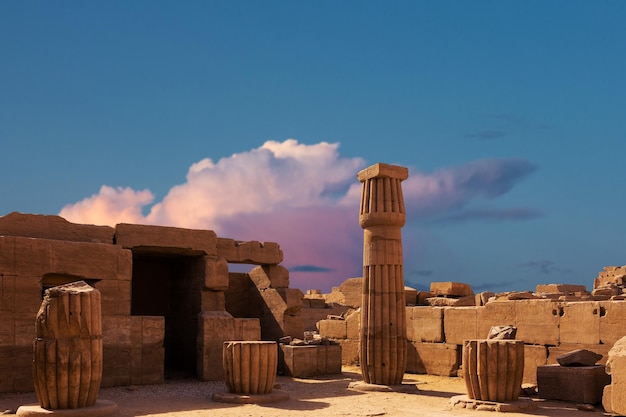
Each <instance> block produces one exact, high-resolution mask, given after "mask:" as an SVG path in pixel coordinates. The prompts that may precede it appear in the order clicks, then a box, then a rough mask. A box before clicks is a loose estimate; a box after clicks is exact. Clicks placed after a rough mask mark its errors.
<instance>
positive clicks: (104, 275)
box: [5, 237, 132, 281]
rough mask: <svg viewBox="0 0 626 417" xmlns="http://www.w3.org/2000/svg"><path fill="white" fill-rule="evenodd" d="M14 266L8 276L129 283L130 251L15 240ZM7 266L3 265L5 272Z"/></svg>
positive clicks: (60, 242)
mask: <svg viewBox="0 0 626 417" xmlns="http://www.w3.org/2000/svg"><path fill="white" fill-rule="evenodd" d="M12 239H14V244H15V256H14V262H13V267H12V268H8V270H7V272H6V273H7V274H8V275H21V276H39V277H43V276H44V275H46V274H59V275H66V276H73V277H76V280H78V279H81V278H86V279H114V280H128V281H130V279H131V274H132V256H131V252H130V251H128V250H124V249H122V248H120V247H118V246H115V245H109V244H102V243H84V242H67V241H61V240H46V239H30V238H21V237H16V238H12ZM6 267H7V266H6V265H5V269H7V268H6Z"/></svg>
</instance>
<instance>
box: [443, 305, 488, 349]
mask: <svg viewBox="0 0 626 417" xmlns="http://www.w3.org/2000/svg"><path fill="white" fill-rule="evenodd" d="M480 308H481V307H446V308H444V310H443V330H444V334H445V342H446V343H452V344H455V345H462V344H463V341H465V340H469V339H476V338H477V337H478V335H477V332H476V324H477V321H476V320H477V312H478V310H479V309H480Z"/></svg>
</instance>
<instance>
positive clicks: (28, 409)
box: [16, 400, 117, 417]
mask: <svg viewBox="0 0 626 417" xmlns="http://www.w3.org/2000/svg"><path fill="white" fill-rule="evenodd" d="M116 411H117V404H116V403H114V402H113V401H109V400H97V401H96V403H95V404H94V405H92V406H91V407H81V408H63V409H57V410H47V409H45V408H41V407H40V406H39V405H22V406H20V407H19V408H18V409H17V413H16V415H17V416H19V417H35V416H37V417H39V416H48V417H100V416H108V415H111V414H114V413H115V412H116Z"/></svg>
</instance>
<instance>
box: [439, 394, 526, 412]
mask: <svg viewBox="0 0 626 417" xmlns="http://www.w3.org/2000/svg"><path fill="white" fill-rule="evenodd" d="M450 405H451V406H452V407H455V408H467V409H469V410H476V411H497V412H500V413H521V412H526V411H532V410H535V409H536V408H537V403H536V402H535V401H533V400H531V399H530V398H518V399H517V400H515V401H510V402H504V403H500V402H495V401H483V400H474V399H471V398H470V397H468V396H467V395H455V396H454V397H452V398H450Z"/></svg>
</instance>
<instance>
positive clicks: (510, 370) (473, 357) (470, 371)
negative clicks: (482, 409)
mask: <svg viewBox="0 0 626 417" xmlns="http://www.w3.org/2000/svg"><path fill="white" fill-rule="evenodd" d="M523 375H524V342H523V341H521V340H486V339H479V340H467V341H465V343H464V344H463V378H464V379H465V385H466V387H467V396H468V397H470V398H472V399H477V400H483V401H497V402H507V401H515V400H516V399H517V398H518V396H519V393H520V391H521V386H522V379H523Z"/></svg>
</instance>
